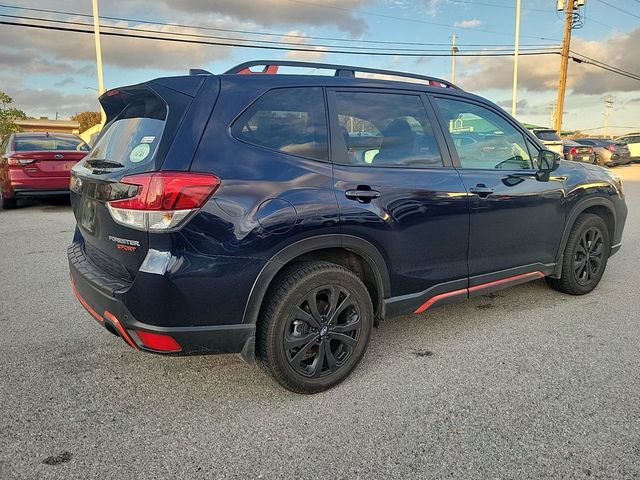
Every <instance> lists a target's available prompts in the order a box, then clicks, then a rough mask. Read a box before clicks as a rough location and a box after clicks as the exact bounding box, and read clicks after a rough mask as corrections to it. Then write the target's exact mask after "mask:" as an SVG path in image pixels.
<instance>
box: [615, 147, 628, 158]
mask: <svg viewBox="0 0 640 480" xmlns="http://www.w3.org/2000/svg"><path fill="white" fill-rule="evenodd" d="M614 145H615V150H614V153H617V154H618V155H620V157H622V158H627V157H630V156H631V152H630V151H629V146H628V145H627V144H626V143H615V144H614Z"/></svg>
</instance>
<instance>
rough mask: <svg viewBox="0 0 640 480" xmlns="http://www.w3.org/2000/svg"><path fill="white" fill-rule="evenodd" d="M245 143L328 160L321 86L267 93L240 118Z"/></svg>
mask: <svg viewBox="0 0 640 480" xmlns="http://www.w3.org/2000/svg"><path fill="white" fill-rule="evenodd" d="M232 133H233V135H234V136H235V137H236V138H237V139H239V140H242V141H244V142H247V143H251V144H253V145H259V146H261V147H265V148H270V149H273V150H278V151H281V152H284V153H289V154H291V155H299V156H302V157H309V158H315V159H318V160H327V159H328V157H329V154H328V150H329V149H328V145H327V124H326V114H325V108H324V97H323V95H322V89H321V88H316V87H314V88H282V89H277V90H271V91H269V92H267V93H265V94H264V95H263V96H262V97H260V99H259V100H258V101H257V102H255V103H254V104H253V105H251V107H249V109H248V110H246V111H245V112H244V113H243V114H242V115H240V117H239V118H238V119H237V120H236V122H235V123H234V125H233V127H232Z"/></svg>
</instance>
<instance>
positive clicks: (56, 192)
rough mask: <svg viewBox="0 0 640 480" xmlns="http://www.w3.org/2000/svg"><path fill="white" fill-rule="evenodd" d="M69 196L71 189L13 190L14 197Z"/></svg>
mask: <svg viewBox="0 0 640 480" xmlns="http://www.w3.org/2000/svg"><path fill="white" fill-rule="evenodd" d="M65 195H66V196H69V189H68V188H67V189H66V190H65V189H53V190H51V189H20V190H15V189H14V190H13V198H27V197H57V196H65Z"/></svg>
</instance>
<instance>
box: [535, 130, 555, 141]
mask: <svg viewBox="0 0 640 480" xmlns="http://www.w3.org/2000/svg"><path fill="white" fill-rule="evenodd" d="M534 133H535V134H536V137H538V138H539V139H540V140H544V141H545V142H559V141H560V140H561V139H560V137H559V136H558V134H557V133H556V132H555V130H542V131H540V130H538V131H536V132H534Z"/></svg>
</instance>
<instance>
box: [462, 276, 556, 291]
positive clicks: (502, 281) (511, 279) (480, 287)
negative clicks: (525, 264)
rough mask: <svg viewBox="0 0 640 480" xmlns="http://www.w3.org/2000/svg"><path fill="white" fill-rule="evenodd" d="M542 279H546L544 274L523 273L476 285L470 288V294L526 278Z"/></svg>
mask: <svg viewBox="0 0 640 480" xmlns="http://www.w3.org/2000/svg"><path fill="white" fill-rule="evenodd" d="M542 277H544V273H542V272H529V273H522V274H520V275H514V276H513V277H507V278H502V279H500V280H495V281H493V282H489V283H483V284H480V285H475V286H473V287H469V293H471V292H477V291H478V290H483V289H485V288H489V287H494V286H496V285H502V284H505V283H511V282H515V281H517V280H524V279H526V278H528V279H531V280H534V279H536V278H542Z"/></svg>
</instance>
